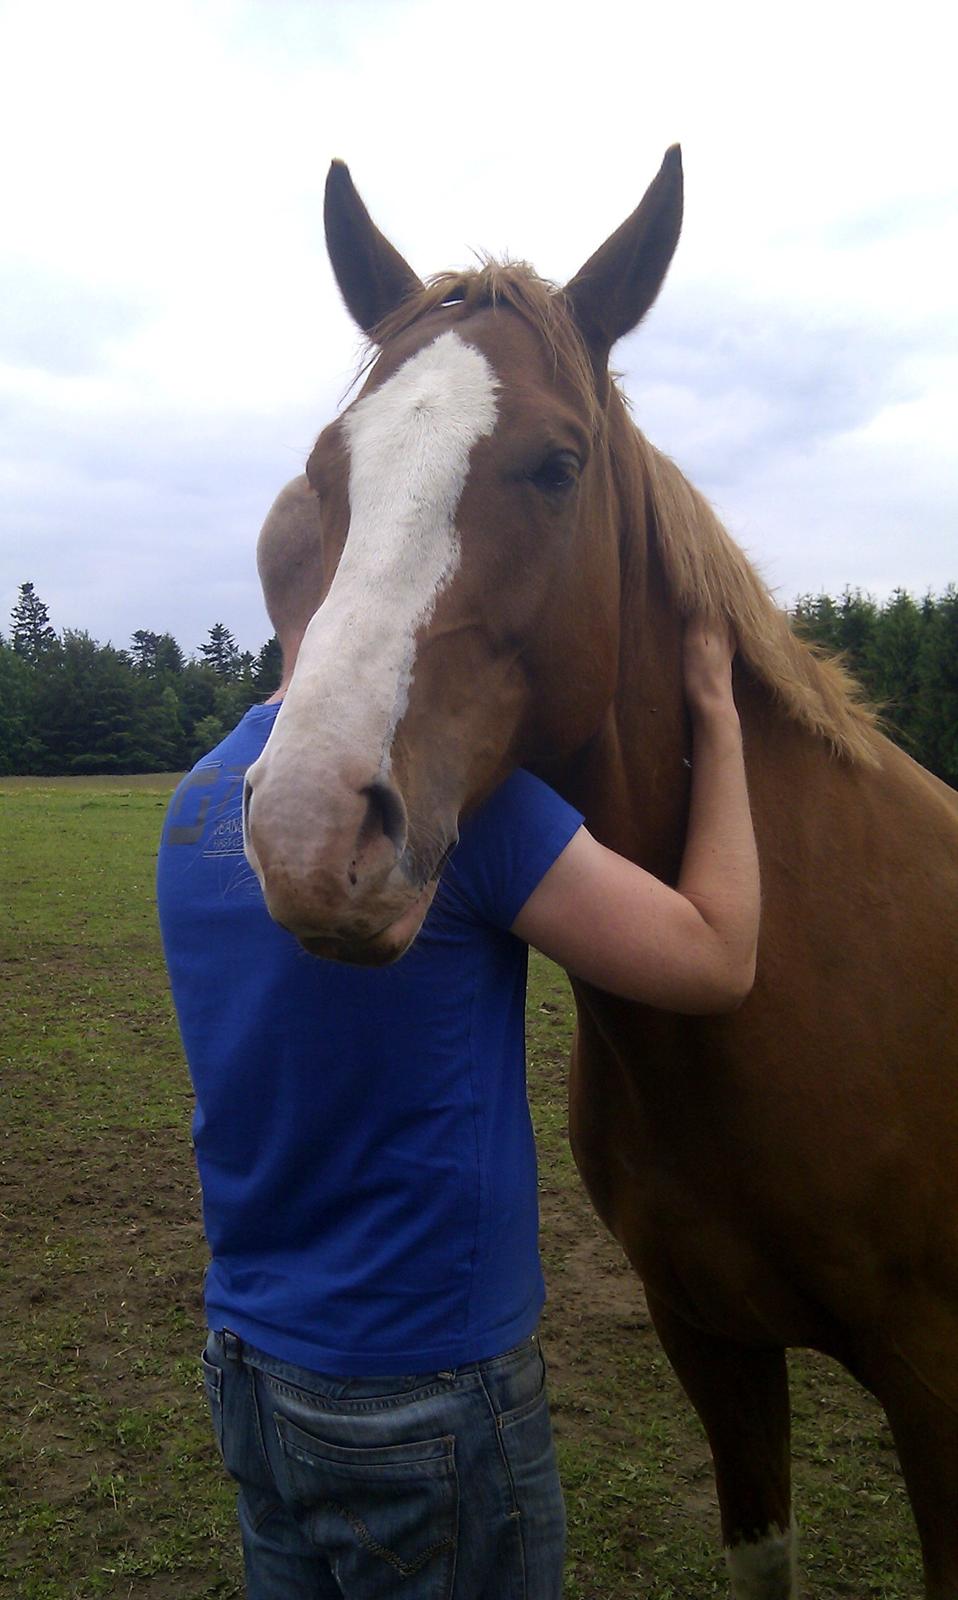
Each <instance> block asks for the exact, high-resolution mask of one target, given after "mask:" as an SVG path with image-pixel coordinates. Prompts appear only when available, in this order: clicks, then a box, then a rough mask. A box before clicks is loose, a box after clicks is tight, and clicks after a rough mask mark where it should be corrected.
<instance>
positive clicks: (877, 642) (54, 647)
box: [0, 583, 958, 788]
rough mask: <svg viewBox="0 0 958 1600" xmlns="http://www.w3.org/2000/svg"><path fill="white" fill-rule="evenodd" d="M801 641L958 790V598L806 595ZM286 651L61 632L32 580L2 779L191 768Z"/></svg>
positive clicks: (799, 612) (26, 592)
mask: <svg viewBox="0 0 958 1600" xmlns="http://www.w3.org/2000/svg"><path fill="white" fill-rule="evenodd" d="M792 620H793V623H794V625H795V627H796V628H797V630H798V631H799V632H801V633H802V634H803V635H804V636H805V637H807V638H809V639H811V640H814V641H817V642H818V643H819V644H821V645H823V646H824V647H825V648H827V649H829V650H834V651H839V652H841V654H842V655H843V656H844V658H845V661H846V663H847V665H848V666H849V668H850V669H851V671H852V672H853V673H854V675H855V676H856V677H857V678H858V680H859V682H860V683H861V684H862V686H863V688H864V691H865V694H866V697H867V698H868V699H869V700H871V701H872V702H873V703H875V704H877V705H878V706H879V707H880V708H881V711H882V715H883V720H884V724H885V727H886V729H887V731H888V733H889V734H890V735H891V737H892V738H894V739H895V740H896V741H897V742H898V743H899V744H901V745H902V746H903V747H904V748H905V749H906V750H907V751H908V753H909V754H910V755H912V756H914V757H915V759H916V760H917V761H920V762H921V763H922V765H923V766H926V767H928V768H929V769H930V770H931V771H932V772H934V773H936V774H937V775H938V777H940V778H943V779H944V780H945V782H946V783H950V784H951V785H952V786H953V787H956V788H958V589H956V588H955V586H954V585H950V586H949V587H948V588H947V589H946V590H945V592H944V594H942V595H939V596H937V597H935V596H933V595H926V596H925V598H924V599H923V600H915V599H914V598H913V597H912V596H911V595H910V594H908V593H907V592H906V591H905V590H903V589H898V590H896V591H895V593H894V594H893V595H892V596H891V598H890V599H889V600H887V601H886V602H885V603H884V604H879V603H878V602H877V601H875V600H873V599H872V598H871V597H870V596H868V595H865V594H863V593H862V592H861V591H860V590H852V589H846V590H845V592H844V593H843V594H842V595H841V596H840V597H839V598H838V599H834V598H832V597H831V596H829V595H824V594H820V595H815V596H812V595H805V596H802V598H801V599H799V601H798V602H797V604H796V606H795V608H794V610H793V612H792ZM280 670H281V661H280V651H279V645H278V643H277V641H276V639H275V638H272V639H269V640H268V641H267V642H266V644H264V645H263V648H262V649H261V650H260V651H259V653H258V655H255V656H254V655H252V654H251V653H250V652H249V651H240V650H239V649H238V648H237V645H236V641H235V639H234V637H233V635H232V634H231V633H230V631H229V629H228V628H227V627H226V625H225V624H224V623H222V622H217V623H215V624H214V625H213V627H211V628H210V629H209V632H208V635H207V638H206V640H205V642H204V643H203V644H201V645H200V647H199V650H198V652H197V654H196V655H195V656H193V657H191V658H189V659H187V657H186V655H185V654H184V652H183V650H182V649H181V648H180V646H179V645H178V644H177V642H176V640H175V639H174V638H173V636H172V634H169V633H159V634H158V633H151V632H150V631H149V630H148V629H145V628H140V629H138V630H137V632H136V633H134V634H133V636H132V638H131V640H130V644H129V648H127V649H121V650H118V649H116V648H115V647H114V646H113V645H112V644H106V645H101V644H98V643H97V641H96V640H95V639H93V638H91V636H90V634H89V633H87V632H85V631H84V630H82V629H70V628H67V629H64V631H63V632H62V634H58V633H57V632H56V630H55V629H54V628H53V626H52V624H51V622H50V618H49V614H48V611H47V607H46V605H45V604H44V602H43V601H42V600H41V599H40V597H39V595H38V594H37V593H36V590H35V588H34V585H33V584H32V583H24V584H22V585H21V587H20V592H19V596H18V599H17V603H16V605H15V606H14V608H13V612H12V614H11V619H10V634H9V638H4V637H3V635H2V634H0V773H29V774H39V775H44V774H69V773H110V772H115V773H130V772H180V771H183V770H184V769H185V768H187V767H189V766H191V765H192V763H193V762H194V761H195V760H197V758H198V757H199V756H201V755H203V754H204V753H205V752H206V751H207V750H209V749H211V748H212V746H213V745H215V744H216V743H217V742H218V741H219V740H220V739H221V738H222V737H223V736H224V734H226V733H227V732H228V731H229V730H230V728H232V727H233V726H234V725H235V723H236V722H237V721H238V720H239V718H240V717H241V716H242V715H243V713H244V711H246V710H247V709H248V708H249V706H251V705H253V704H255V703H257V702H259V701H262V700H265V699H267V698H268V696H269V695H271V694H272V693H273V691H274V690H275V689H276V688H277V687H278V686H279V681H280Z"/></svg>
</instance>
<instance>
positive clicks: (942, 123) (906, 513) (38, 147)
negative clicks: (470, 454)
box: [0, 0, 958, 646]
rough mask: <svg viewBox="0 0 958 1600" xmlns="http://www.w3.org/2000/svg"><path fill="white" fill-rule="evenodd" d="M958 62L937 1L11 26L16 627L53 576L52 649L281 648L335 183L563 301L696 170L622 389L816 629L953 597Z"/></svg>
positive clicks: (2, 379)
mask: <svg viewBox="0 0 958 1600" xmlns="http://www.w3.org/2000/svg"><path fill="white" fill-rule="evenodd" d="M945 25H946V18H945V12H944V8H942V7H941V6H940V5H938V4H937V3H934V0H916V3H915V4H913V5H912V7H911V8H910V10H909V16H908V25H907V31H905V29H904V27H903V25H902V23H901V22H900V12H898V11H897V10H892V8H891V7H890V6H889V5H883V4H871V5H868V6H865V5H864V4H861V3H859V0H852V3H849V4H846V5H843V6H835V5H834V4H827V5H826V4H825V3H824V0H810V3H809V4H806V5H805V6H804V7H803V8H802V10H801V11H800V12H793V13H788V14H786V13H783V12H781V10H778V11H776V10H775V9H774V8H771V7H768V6H767V5H758V4H757V3H753V0H731V3H730V4H728V5H726V6H724V7H716V6H714V5H705V4H685V5H681V6H673V7H654V8H653V7H646V6H641V7H639V6H636V7H633V8H631V9H629V10H628V11H626V8H624V7H622V6H620V5H619V4H618V3H616V0H593V3H592V4H591V5H590V6H589V7H587V8H583V7H582V6H581V5H580V4H575V5H572V4H570V3H560V4H557V5H553V6H552V7H551V8H550V9H549V11H548V13H544V12H543V11H542V8H541V7H540V6H533V5H532V4H530V3H523V0H514V3H512V4H506V3H505V0H487V4H486V5H485V6H484V7H483V8H482V9H481V12H479V13H475V12H473V13H468V14H467V13H462V14H458V13H455V12H450V11H449V8H448V6H447V5H445V4H442V5H440V4H439V3H438V0H392V3H390V0H269V3H267V0H258V3H250V0H208V3H205V0H192V3H190V0H167V4H165V5H164V6H163V7H162V8H160V9H157V8H155V7H140V6H131V5H129V4H128V3H126V0H87V4H85V5H84V6H82V7H80V6H76V5H74V4H72V3H68V0H61V3H54V0H23V3H12V4H7V5H5V6H3V7H0V137H2V138H3V141H4V148H5V151H7V152H8V153H9V152H12V153H13V155H14V159H13V160H8V161H7V162H6V163H5V166H4V172H3V176H2V177H0V221H2V225H3V229H4V237H3V257H4V261H3V264H2V266H0V287H2V288H3V289H4V291H5V294H4V300H5V311H4V312H3V313H2V314H0V363H2V367H0V408H2V412H3V415H4V419H5V443H4V446H3V447H2V452H0V453H2V463H0V481H2V482H3V484H4V500H3V507H2V508H0V608H4V609H5V608H8V607H9V605H10V604H11V603H12V600H13V598H14V597H15V593H16V585H17V583H19V582H21V581H23V579H24V578H26V577H30V578H32V579H33V580H34V581H35V582H36V584H37V587H38V590H39V591H40V593H41V594H42V595H43V596H44V598H45V599H47V601H48V603H49V604H50V605H51V610H52V612H53V616H54V621H55V622H56V623H57V624H58V625H59V626H63V625H72V626H87V627H89V628H90V629H91V631H93V632H94V633H96V634H98V635H99V636H101V637H104V638H105V637H107V636H112V637H113V638H114V640H122V639H124V638H125V637H126V636H127V635H128V634H129V633H130V632H131V631H132V630H133V629H134V628H136V627H140V626H152V627H155V628H158V629H166V628H170V629H172V631H174V632H175V633H177V634H178V636H180V637H181V638H182V640H183V643H184V644H186V645H192V644H194V643H196V642H197V640H198V638H199V637H201V636H202V634H203V632H205V628H206V627H207V626H209V624H210V623H211V622H212V621H213V620H216V618H217V617H222V620H224V621H226V622H227V623H228V624H229V625H230V626H231V627H233V628H234V629H235V631H236V632H237V633H238V634H239V635H240V636H241V638H242V640H243V643H244V644H249V645H250V646H256V645H257V644H258V643H259V642H260V641H261V638H262V635H263V622H262V612H261V608H260V605H259V600H258V596H257V593H256V586H255V578H254V573H253V563H252V547H253V541H254V538H255V534H256V530H257V526H258V523H259V520H260V518H261V516H262V514H263V512H264V510H265V508H266V506H267V505H268V504H269V501H270V500H271V498H272V495H273V493H274V492H275V490H276V489H277V488H278V487H279V485H280V484H281V483H282V482H283V481H284V480H285V479H286V478H287V477H289V476H291V475H292V474H293V473H294V472H295V471H297V470H298V469H299V468H300V466H301V464H302V461H303V459H304V456H305V454H306V451H307V450H308V447H309V444H310V442H311V439H312V437H313V435H314V434H315V432H316V431H318V428H319V427H320V426H321V425H322V424H323V423H324V422H325V421H326V420H328V418H329V416H330V415H331V413H332V412H333V410H334V409H335V407H336V404H337V401H338V399H339V397H340V395H341V394H342V392H343V390H344V388H345V386H346V383H347V381H348V378H349V375H350V374H351V371H352V368H353V364H354V360H355V356H356V353H357V348H358V341H357V337H356V334H355V331H354V330H353V329H352V328H351V326H350V324H349V322H348V319H347V318H346V315H345V313H344V311H343V309H342V307H341V305H340V303H339V299H338V295H337V292H336V290H335V287H334V285H333V282H332V278H331V275H330V273H329V269H328V266H327V265H326V262H325V256H324V251H323V248H322V223H321V205H322V200H321V197H322V184H323V180H324V176H325V169H326V165H327V162H328V159H329V157H330V156H331V155H333V154H336V155H341V156H343V157H345V158H346V159H348V160H349V162H350V164H351V167H352V170H353V173H354V176H355V178H356V181H357V183H358V184H359V186H360V188H361V190H362V191H363V193H364V196H365V198H366V199H367V201H368V203H369V204H370V208H371V210H372V211H373V214H374V216H375V217H376V219H377V221H378V222H379V223H380V225H381V226H382V227H383V228H384V230H385V231H386V232H387V233H389V234H390V236H391V237H393V238H394V240H395V242H396V243H397V245H398V246H399V248H400V249H402V250H403V251H404V253H406V254H407V255H408V257H409V259H410V261H411V262H412V264H413V265H414V266H415V267H416V269H417V270H419V271H421V272H428V271H431V270H434V269H436V268H439V267H443V266H450V265H456V264H465V263H467V262H468V261H469V259H470V250H471V248H473V247H488V248H491V249H493V250H496V251H500V252H501V251H505V250H509V251H511V252H512V253H513V254H516V255H519V256H523V257H527V258H528V259H530V260H532V261H533V262H534V263H535V264H536V266H537V267H538V268H539V270H540V271H542V272H543V273H544V274H546V275H547V276H550V277H554V278H556V279H559V280H561V279H563V278H564V277H566V276H568V275H569V274H571V273H572V272H573V271H574V270H575V269H576V267H577V266H578V265H579V264H580V262H581V261H582V260H583V259H584V258H585V257H586V256H587V255H588V254H590V253H591V251H592V249H593V248H594V247H595V246H596V245H597V244H598V243H599V242H600V240H601V239H602V237H604V235H605V234H606V233H607V232H609V231H610V230H611V229H612V228H613V227H615V226H616V225H617V224H618V222H619V221H621V219H622V217H623V216H624V215H625V214H626V213H627V212H628V211H629V210H631V208H632V207H633V206H634V205H635V204H636V202H637V201H638V199H639V198H640V195H641V192H642V190H643V189H644V187H645V185H646V183H647V182H648V180H649V178H650V177H651V176H652V174H653V172H654V171H655V169H656V167H657V165H658V162H659V160H660V158H661V154H662V151H663V149H664V148H665V146H666V145H667V144H669V143H670V142H672V141H673V140H674V139H676V138H681V140H682V141H683V146H684V153H685V163H686V173H687V205H686V227H685V232H684V237H683V240H682V243H681V245H680V250H679V255H678V257H677V260H676V263H675V266H674V268H673V272H672V274H671V276H670V279H669V281H668V283H667V285H666V288H665V290H664V292H663V296H662V298H661V301H660V304H659V306H658V307H656V309H655V311H654V312H653V313H652V315H651V317H650V319H649V321H648V325H647V326H646V327H645V328H644V329H642V330H640V331H639V333H638V334H636V335H635V336H634V338H633V339H632V340H630V341H629V342H628V343H626V344H625V345H624V346H623V348H622V350H621V351H619V352H617V356H618V359H619V363H620V365H621V366H623V367H624V368H625V369H626V371H627V373H628V380H629V387H630V389H631V391H632V392H633V394H634V396H635V397H636V401H637V407H638V411H639V415H640V420H641V421H642V423H643V425H644V426H645V427H646V430H647V431H648V433H649V434H650V436H651V437H652V438H653V440H655V442H657V443H660V444H661V445H662V446H663V447H664V448H667V449H668V450H669V451H670V452H671V453H672V454H674V455H675V456H676V458H677V459H678V460H679V461H680V463H681V464H682V465H683V466H685V467H686V469H687V470H689V472H690V475H691V476H693V477H694V478H695V479H696V480H697V481H698V482H700V484H701V486H702V487H703V488H705V489H706V490H707V492H710V493H711V494H713V495H714V496H715V497H716V499H717V501H718V503H719V505H720V508H721V509H722V510H723V511H724V513H725V514H726V515H727V516H728V518H729V521H730V523H731V525H732V527H733V529H734V531H736V532H737V533H738V534H739V535H740V536H741V537H743V539H744V541H745V543H746V544H747V545H749V546H750V548H751V549H752V551H753V552H754V553H755V554H756V555H758V556H759V558H760V560H761V563H762V565H763V566H764V568H765V569H766V570H767V571H768V572H769V573H770V574H771V576H772V577H773V578H774V579H776V581H778V582H779V583H781V585H782V587H783V591H784V592H786V593H787V594H791V593H794V592H796V591H797V590H799V589H809V588H816V587H819V586H822V585H825V586H831V587H832V588H841V587H842V585H843V584H844V583H846V582H848V583H852V584H858V583H860V584H862V585H863V586H864V587H866V588H875V589H877V590H879V591H880V590H882V589H884V588H889V587H892V586H893V585H894V584H897V583H903V584H906V585H910V586H912V587H914V588H919V589H920V588H923V587H924V586H925V585H926V584H928V583H930V584H932V586H934V587H936V588H940V587H943V585H944V583H945V582H947V581H948V579H949V578H952V577H954V576H955V575H956V565H958V563H956V561H955V542H954V523H955V511H956V501H958V486H956V483H955V477H954V472H953V470H952V468H951V465H950V464H951V461H952V459H953V446H952V440H951V434H952V431H953V418H954V415H955V410H956V398H958V354H956V349H955V344H956V326H958V318H956V287H955V278H954V270H953V263H954V259H955V246H956V244H958V239H956V228H958V224H956V222H955V220H954V218H955V214H956V211H955V206H954V198H955V184H954V178H953V172H952V169H953V156H952V143H953V141H952V131H953V130H952V129H951V126H950V124H951V117H952V112H951V106H952V103H953V91H952V85H951V82H950V76H951V50H950V48H949V46H948V41H947V40H946V39H945V38H944V28H945ZM158 551H161V552H162V555H158V553H157V552H158ZM2 625H3V614H2V610H0V626H2Z"/></svg>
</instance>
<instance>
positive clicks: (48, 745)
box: [0, 583, 281, 775]
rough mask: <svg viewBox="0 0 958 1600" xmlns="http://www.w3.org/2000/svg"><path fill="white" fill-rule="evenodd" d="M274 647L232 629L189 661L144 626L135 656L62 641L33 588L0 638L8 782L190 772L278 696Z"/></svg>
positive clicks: (1, 729) (82, 639) (1, 766)
mask: <svg viewBox="0 0 958 1600" xmlns="http://www.w3.org/2000/svg"><path fill="white" fill-rule="evenodd" d="M280 672H281V659H280V650H279V645H278V643H277V641H276V639H275V638H273V639H270V640H268V641H267V643H266V644H264V646H263V648H262V649H261V650H260V652H259V654H258V655H255V656H254V655H252V654H251V653H250V652H249V651H240V650H239V649H238V648H237V644H236V640H235V639H234V637H233V635H232V634H231V633H230V631H229V629H228V628H227V627H226V625H225V624H224V623H222V622H217V623H215V624H214V625H213V627H212V628H210V629H209V632H208V635H207V638H206V641H205V643H203V644H201V645H200V647H199V651H198V653H197V655H196V656H194V657H192V658H191V659H187V657H186V655H185V654H184V652H183V650H181V648H180V646H179V645H178V644H177V642H176V640H175V639H174V638H173V636H172V634H169V633H152V632H150V631H149V629H146V628H139V629H137V631H136V633H134V635H133V637H132V639H131V641H130V645H129V648H128V649H125V650H118V649H116V648H115V647H114V646H113V645H112V644H106V645H101V644H98V643H97V641H96V640H95V639H93V638H91V636H90V634H89V633H87V632H86V631H85V630H83V629H74V628H65V629H64V630H63V632H62V634H58V633H57V632H56V631H55V629H54V628H53V626H52V625H51V623H50V618H49V614H48V611H47V607H46V605H45V604H44V602H43V601H42V600H41V599H40V597H39V595H38V594H37V593H36V590H35V588H34V585H33V584H32V583H24V584H22V585H21V586H20V592H19V596H18V599H17V603H16V605H15V606H14V608H13V611H12V613H11V618H10V635H9V638H8V639H5V638H4V637H3V636H2V635H0V773H30V774H40V775H45V774H54V773H56V774H69V773H78V774H79V773H110V772H117V773H123V772H182V771H184V770H185V769H186V768H187V767H190V766H192V764H193V762H194V761H196V760H197V758H198V757H199V756H201V755H203V754H204V753H205V752H206V751H207V750H209V749H211V748H212V746H213V745H215V744H217V743H218V742H219V740H220V739H222V738H223V736H224V734H226V733H228V732H229V730H230V728H232V727H233V726H234V725H235V724H236V723H237V722H238V721H239V719H240V717H241V716H242V715H243V713H244V711H246V710H248V708H249V707H250V706H251V705H254V704H256V703H257V702H259V701H262V700H265V699H267V698H268V697H269V696H270V695H271V694H272V693H273V691H274V689H276V688H278V687H279V681H280Z"/></svg>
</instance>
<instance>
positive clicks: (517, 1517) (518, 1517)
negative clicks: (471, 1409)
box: [479, 1371, 529, 1600]
mask: <svg viewBox="0 0 958 1600" xmlns="http://www.w3.org/2000/svg"><path fill="white" fill-rule="evenodd" d="M479 1384H480V1387H481V1389H482V1392H483V1394H484V1395H485V1397H486V1405H487V1406H488V1407H489V1416H490V1418H491V1419H492V1426H493V1428H494V1430H495V1435H496V1449H497V1450H498V1451H499V1460H500V1461H501V1462H502V1465H503V1468H504V1469H505V1474H506V1479H507V1481H508V1484H509V1495H510V1498H511V1500H512V1510H511V1512H510V1513H509V1515H510V1519H511V1520H512V1521H513V1522H515V1524H516V1532H517V1533H518V1535H519V1568H520V1572H521V1574H522V1600H526V1596H527V1595H528V1592H529V1585H528V1581H527V1578H526V1542H525V1539H524V1538H523V1533H522V1512H521V1511H520V1510H519V1496H518V1495H517V1493H516V1480H515V1478H514V1477H513V1475H512V1467H511V1466H510V1465H509V1458H508V1456H507V1455H506V1452H505V1448H504V1446H503V1443H502V1429H501V1428H500V1426H499V1413H498V1412H497V1410H496V1408H495V1406H494V1405H493V1403H492V1396H491V1395H490V1393H489V1390H488V1388H487V1387H486V1381H485V1378H484V1377H483V1375H482V1372H481V1371H480V1373H479Z"/></svg>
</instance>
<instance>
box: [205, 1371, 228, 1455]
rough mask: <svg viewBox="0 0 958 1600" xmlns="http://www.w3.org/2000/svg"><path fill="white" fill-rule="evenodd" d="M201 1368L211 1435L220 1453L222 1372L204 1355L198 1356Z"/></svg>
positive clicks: (221, 1437)
mask: <svg viewBox="0 0 958 1600" xmlns="http://www.w3.org/2000/svg"><path fill="white" fill-rule="evenodd" d="M200 1363H201V1365H202V1368H203V1388H204V1389H205V1390H206V1403H207V1405H208V1406H209V1408H210V1419H211V1421H212V1423H213V1435H214V1437H215V1439H216V1448H217V1449H218V1450H219V1453H220V1455H222V1454H223V1374H222V1372H221V1371H220V1369H219V1367H215V1366H214V1365H213V1363H212V1361H210V1360H209V1359H208V1357H207V1355H206V1352H205V1351H204V1353H203V1354H202V1355H201V1356H200Z"/></svg>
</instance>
